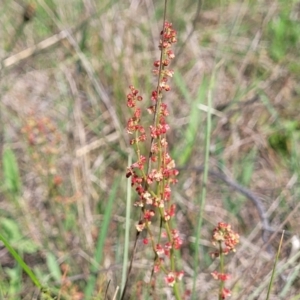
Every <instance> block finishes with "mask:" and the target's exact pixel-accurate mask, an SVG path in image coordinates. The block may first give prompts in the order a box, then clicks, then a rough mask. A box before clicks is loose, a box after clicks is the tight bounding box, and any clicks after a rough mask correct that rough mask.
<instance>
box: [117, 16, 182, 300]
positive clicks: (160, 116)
mask: <svg viewBox="0 0 300 300" xmlns="http://www.w3.org/2000/svg"><path fill="white" fill-rule="evenodd" d="M176 41H177V40H176V31H175V30H174V29H173V27H172V24H171V23H168V22H166V21H165V22H164V26H163V30H162V31H161V38H160V42H159V49H160V51H161V53H160V60H157V61H155V62H154V67H155V69H154V70H153V73H154V74H155V75H157V76H158V84H157V87H156V88H155V90H154V91H152V94H151V100H152V101H153V102H154V104H153V105H151V106H150V107H148V109H147V111H148V112H149V113H150V114H153V115H154V116H153V122H152V125H150V126H149V128H145V127H144V126H143V123H142V120H143V119H142V110H141V108H139V107H137V103H138V102H140V101H142V100H143V98H142V96H140V95H139V91H138V90H137V89H135V88H134V87H133V86H132V85H131V86H130V87H129V88H130V91H131V92H130V93H129V94H128V95H127V106H128V107H129V108H132V109H133V116H132V117H131V118H130V119H129V120H128V122H127V132H128V133H129V134H132V135H133V136H134V138H133V139H131V140H130V144H131V145H133V147H134V149H135V152H136V155H137V161H136V162H134V163H133V164H131V165H130V166H129V167H128V168H127V173H126V177H127V178H129V177H131V186H132V187H134V188H135V190H136V192H137V194H138V200H137V201H136V202H135V204H134V205H135V206H137V207H140V209H141V218H140V220H139V222H138V224H137V225H136V229H137V235H136V239H135V245H136V241H137V239H138V237H139V234H140V232H141V231H143V230H146V231H147V236H148V237H147V238H145V239H144V240H143V242H144V244H145V245H147V244H148V243H149V239H150V242H151V246H152V248H153V252H154V265H153V271H152V274H151V278H152V275H153V274H154V273H157V272H158V271H162V272H163V273H164V275H165V281H166V283H167V285H169V286H170V287H172V288H173V292H174V296H175V298H176V299H177V300H179V299H180V292H179V288H178V281H180V280H181V278H182V276H183V272H182V271H179V272H178V271H177V270H176V263H175V250H178V249H179V248H180V246H181V244H182V241H181V238H180V236H179V233H178V231H177V230H176V229H174V228H173V226H172V224H171V219H172V217H173V216H174V215H175V204H171V185H172V184H175V183H176V182H177V179H176V176H177V175H178V173H179V172H178V170H176V169H175V162H174V160H172V158H171V156H170V155H169V153H168V147H167V146H168V143H167V140H166V133H167V131H168V130H169V125H168V124H167V120H166V117H167V116H168V115H169V112H168V110H167V105H166V104H165V103H163V101H162V98H163V93H164V92H168V91H169V90H170V86H169V85H168V79H169V78H170V77H172V76H173V73H174V72H173V71H172V70H169V69H168V66H169V64H170V62H171V60H172V59H173V58H174V57H175V55H174V53H173V51H172V49H171V47H172V45H173V44H174V43H176ZM149 136H150V151H149V156H148V158H146V157H145V156H144V155H142V153H141V149H142V147H141V146H140V143H143V142H145V141H146V140H147V138H149ZM155 215H158V217H159V218H160V220H161V221H160V232H161V233H162V234H159V236H158V237H157V238H156V237H155V232H152V230H151V222H152V220H153V217H154V216H155ZM162 227H163V228H164V230H162ZM148 238H149V239H148ZM134 249H135V248H134ZM132 261H133V256H132V258H131V262H130V266H129V271H128V275H127V279H128V276H129V273H130V269H131V266H132ZM125 291H126V284H125V287H124V290H123V295H122V299H124V297H125Z"/></svg>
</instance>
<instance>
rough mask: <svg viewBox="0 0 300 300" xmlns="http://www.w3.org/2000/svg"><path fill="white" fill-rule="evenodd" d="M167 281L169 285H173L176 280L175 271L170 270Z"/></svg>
mask: <svg viewBox="0 0 300 300" xmlns="http://www.w3.org/2000/svg"><path fill="white" fill-rule="evenodd" d="M165 281H166V283H167V285H169V286H173V285H174V284H175V282H176V275H175V273H174V272H170V273H169V274H168V275H167V276H166V277H165Z"/></svg>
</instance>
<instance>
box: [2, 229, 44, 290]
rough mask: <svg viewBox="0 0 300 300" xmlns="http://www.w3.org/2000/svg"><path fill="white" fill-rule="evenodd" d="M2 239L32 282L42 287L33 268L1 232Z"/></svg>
mask: <svg viewBox="0 0 300 300" xmlns="http://www.w3.org/2000/svg"><path fill="white" fill-rule="evenodd" d="M0 240H1V241H2V242H3V244H4V246H5V248H6V249H7V250H8V251H9V253H10V254H11V255H12V257H13V258H14V259H15V260H16V261H17V262H18V263H19V264H20V266H21V267H22V269H23V270H24V271H25V272H26V274H27V275H28V276H29V277H30V279H31V280H32V282H33V283H34V284H35V286H36V287H38V288H39V289H42V284H41V283H40V281H39V280H38V278H37V277H36V276H35V274H34V273H33V272H32V270H31V269H30V268H29V267H28V265H27V264H26V263H25V261H24V260H23V259H22V257H21V256H20V255H19V254H18V253H17V251H16V250H15V249H14V248H13V247H12V246H11V245H10V243H9V242H8V241H7V240H6V238H5V237H4V236H3V235H2V234H1V233H0Z"/></svg>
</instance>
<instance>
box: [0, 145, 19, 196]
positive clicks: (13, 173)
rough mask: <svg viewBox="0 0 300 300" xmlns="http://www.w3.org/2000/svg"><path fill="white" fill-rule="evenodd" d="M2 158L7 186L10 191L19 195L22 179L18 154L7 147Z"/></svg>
mask: <svg viewBox="0 0 300 300" xmlns="http://www.w3.org/2000/svg"><path fill="white" fill-rule="evenodd" d="M2 159H3V174H4V183H5V187H6V188H7V189H8V191H9V192H11V193H13V194H15V195H17V194H19V193H20V189H21V180H20V174H19V167H18V163H17V159H16V156H15V154H14V152H13V151H12V150H11V149H9V148H6V149H5V150H4V152H3V158H2Z"/></svg>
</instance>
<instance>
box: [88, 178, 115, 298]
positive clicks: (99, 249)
mask: <svg viewBox="0 0 300 300" xmlns="http://www.w3.org/2000/svg"><path fill="white" fill-rule="evenodd" d="M119 183H120V179H119V178H116V179H115V181H114V184H113V186H112V188H111V193H110V195H109V198H108V202H107V206H106V209H105V213H104V219H103V222H102V224H101V230H100V234H99V236H98V241H97V245H96V252H95V256H94V261H95V264H92V266H91V275H90V277H89V279H88V283H87V286H86V288H85V291H84V296H85V297H84V299H87V300H88V299H90V298H91V297H92V294H93V291H94V289H95V284H96V280H97V275H95V274H97V271H98V269H99V264H100V263H101V261H102V256H103V251H104V244H105V239H106V236H107V231H108V226H109V222H110V219H111V212H112V208H113V203H114V200H115V199H116V194H117V189H118V186H119Z"/></svg>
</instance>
